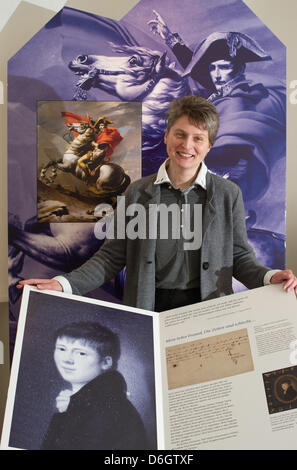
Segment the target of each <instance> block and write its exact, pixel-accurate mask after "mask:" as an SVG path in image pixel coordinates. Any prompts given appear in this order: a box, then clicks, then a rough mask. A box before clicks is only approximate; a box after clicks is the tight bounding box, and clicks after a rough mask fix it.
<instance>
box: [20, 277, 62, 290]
mask: <svg viewBox="0 0 297 470" xmlns="http://www.w3.org/2000/svg"><path fill="white" fill-rule="evenodd" d="M26 285H27V286H35V287H37V289H39V290H56V291H59V292H63V288H62V286H61V284H60V283H59V282H58V281H57V280H56V279H25V280H23V281H20V282H19V283H18V284H17V288H18V289H22V288H23V287H24V286H26Z"/></svg>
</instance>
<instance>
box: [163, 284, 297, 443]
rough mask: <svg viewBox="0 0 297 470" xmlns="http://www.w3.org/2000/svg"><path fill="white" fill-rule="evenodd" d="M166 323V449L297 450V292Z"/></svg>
mask: <svg viewBox="0 0 297 470" xmlns="http://www.w3.org/2000/svg"><path fill="white" fill-rule="evenodd" d="M160 322H161V351H162V368H163V374H162V376H163V389H164V417H165V428H166V435H165V447H166V449H223V450H224V449H234V450H235V449H294V448H295V447H296V432H297V366H296V365H295V364H294V363H292V350H291V349H290V347H291V348H292V347H293V345H294V344H295V343H294V341H296V338H297V303H296V299H295V295H294V294H293V293H291V294H287V293H285V292H284V291H283V289H282V288H281V286H266V287H263V288H259V289H254V290H251V291H248V292H243V293H240V294H234V295H231V296H228V297H223V298H220V299H215V300H211V301H207V302H203V303H201V304H195V305H191V306H188V307H183V308H181V309H175V310H171V311H168V312H163V313H162V314H161V315H160ZM296 364H297V361H296Z"/></svg>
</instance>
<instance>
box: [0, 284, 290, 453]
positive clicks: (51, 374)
mask: <svg viewBox="0 0 297 470" xmlns="http://www.w3.org/2000/svg"><path fill="white" fill-rule="evenodd" d="M90 321H91V322H99V323H100V324H102V325H104V326H105V327H107V328H109V329H110V330H111V331H113V332H114V333H116V334H117V335H118V337H119V340H120V344H121V355H120V359H119V362H118V367H117V370H118V372H119V373H120V374H121V376H122V377H123V378H124V383H126V384H127V398H128V401H129V402H130V403H131V405H132V406H133V408H134V409H135V410H136V412H137V413H138V415H139V417H140V419H141V421H142V423H143V426H144V428H145V431H146V436H147V448H148V449H167V450H169V449H179V450H186V449H192V450H194V449H201V450H203V449H220V450H221V449H222V450H224V449H233V450H236V449H296V433H297V365H296V364H297V340H296V338H297V303H296V299H295V295H294V294H293V293H290V294H287V293H285V292H284V291H283V289H282V287H281V286H280V285H276V286H266V287H261V288H258V289H254V290H251V291H247V292H242V293H237V294H234V295H231V296H227V297H221V298H219V299H215V300H210V301H206V302H202V303H200V304H195V305H191V306H187V307H183V308H179V309H175V310H170V311H167V312H162V313H154V312H147V311H143V310H140V309H135V308H129V307H124V306H122V305H118V304H111V303H107V302H102V301H99V300H95V299H90V298H85V297H79V296H73V295H66V294H60V293H56V292H51V291H45V292H40V291H37V290H36V289H34V288H28V287H26V288H25V289H24V293H23V299H22V305H21V311H20V317H19V325H18V332H17V338H16V344H15V352H14V359H13V364H12V370H11V379H10V386H9V391H8V399H7V405H6V412H5V419H4V426H3V433H2V441H1V448H2V449H11V448H14V449H40V448H41V447H42V443H43V440H44V436H45V435H46V433H47V430H48V426H49V423H50V421H51V419H52V416H53V415H54V414H56V415H58V417H59V416H60V415H61V414H62V413H67V412H68V409H67V406H66V409H65V410H64V411H61V410H60V411H59V410H58V409H57V402H56V397H57V396H58V395H59V393H60V392H61V390H62V389H65V388H67V385H65V380H64V379H65V378H63V380H62V379H61V377H59V376H58V372H57V367H56V364H55V363H54V360H53V355H54V348H55V345H54V339H53V338H54V332H55V330H56V329H58V328H61V327H62V326H63V325H65V324H71V323H73V322H74V323H75V322H76V323H77V322H90ZM111 392H112V390H111ZM78 393H80V392H78ZM73 396H74V395H73ZM76 431H77V433H80V434H83V433H84V430H83V429H82V427H81V428H80V429H77V430H76ZM98 432H99V431H98ZM93 434H94V433H93ZM86 435H87V434H86ZM75 438H76V437H75ZM84 445H85V444H84ZM110 445H111V447H110V448H112V449H115V447H112V445H113V444H110ZM132 448H133V447H132ZM107 450H108V448H107Z"/></svg>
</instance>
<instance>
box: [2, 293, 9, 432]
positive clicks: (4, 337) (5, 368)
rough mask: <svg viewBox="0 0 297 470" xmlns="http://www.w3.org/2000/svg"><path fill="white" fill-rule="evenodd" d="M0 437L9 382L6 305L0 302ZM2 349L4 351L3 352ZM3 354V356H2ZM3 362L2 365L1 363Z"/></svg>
mask: <svg viewBox="0 0 297 470" xmlns="http://www.w3.org/2000/svg"><path fill="white" fill-rule="evenodd" d="M0 341H1V343H0V346H1V354H0V435H1V432H2V423H3V417H4V410H5V403H6V395H7V388H8V381H9V369H10V364H9V341H8V303H4V302H0ZM3 349H4V351H3ZM3 352H4V354H2V353H3ZM3 362H4V363H3Z"/></svg>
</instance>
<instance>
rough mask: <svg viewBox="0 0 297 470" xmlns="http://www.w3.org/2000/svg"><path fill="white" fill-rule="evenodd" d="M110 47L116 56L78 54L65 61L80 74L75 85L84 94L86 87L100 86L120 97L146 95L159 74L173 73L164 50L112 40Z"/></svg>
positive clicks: (131, 98) (135, 97) (124, 98)
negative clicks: (126, 44) (119, 44)
mask: <svg viewBox="0 0 297 470" xmlns="http://www.w3.org/2000/svg"><path fill="white" fill-rule="evenodd" d="M112 48H113V50H114V52H116V53H117V54H118V55H117V56H100V55H79V56H78V57H76V58H75V59H73V60H72V61H71V62H70V63H69V68H70V70H72V71H73V72H74V73H75V74H77V75H80V76H81V78H80V79H79V81H78V82H77V84H76V85H77V88H78V89H79V90H80V92H85V97H86V92H87V90H89V89H90V88H100V89H102V90H104V91H106V92H108V93H110V94H112V95H114V96H117V97H118V98H120V99H121V100H125V101H131V100H135V99H137V98H139V97H145V95H148V94H149V92H150V91H151V89H152V88H154V86H155V85H156V83H157V82H158V81H159V80H160V79H161V78H163V77H166V75H168V76H169V75H170V74H174V72H173V69H172V65H173V64H171V63H170V60H169V59H168V57H167V56H166V52H165V53H163V54H162V53H161V52H160V51H153V50H150V49H147V48H144V47H136V46H116V45H114V44H112ZM175 73H176V74H177V72H175ZM181 79H182V78H181V75H179V80H181Z"/></svg>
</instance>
